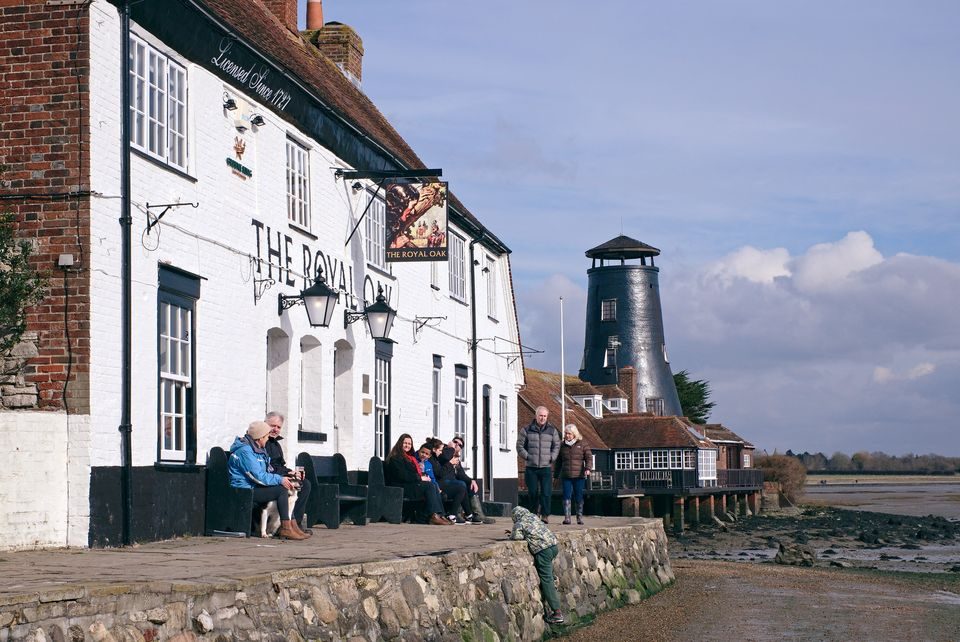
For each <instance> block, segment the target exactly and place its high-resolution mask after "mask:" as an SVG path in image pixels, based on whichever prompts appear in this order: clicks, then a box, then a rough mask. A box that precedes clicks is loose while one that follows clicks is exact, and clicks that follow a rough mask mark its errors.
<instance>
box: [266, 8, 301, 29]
mask: <svg viewBox="0 0 960 642" xmlns="http://www.w3.org/2000/svg"><path fill="white" fill-rule="evenodd" d="M263 4H265V5H267V8H268V9H270V11H272V12H273V15H275V16H277V17H278V18H280V22H282V23H283V24H284V26H286V28H287V29H289V30H290V31H292V32H294V33H297V0H263Z"/></svg>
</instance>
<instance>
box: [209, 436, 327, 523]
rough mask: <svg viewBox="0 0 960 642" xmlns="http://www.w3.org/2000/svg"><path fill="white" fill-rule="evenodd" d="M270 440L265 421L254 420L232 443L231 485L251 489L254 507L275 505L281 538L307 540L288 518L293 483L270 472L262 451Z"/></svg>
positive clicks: (265, 455)
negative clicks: (257, 505)
mask: <svg viewBox="0 0 960 642" xmlns="http://www.w3.org/2000/svg"><path fill="white" fill-rule="evenodd" d="M269 438H270V426H269V425H267V423H266V422H265V421H254V422H253V423H252V424H250V426H249V427H248V428H247V434H245V435H244V436H243V437H237V438H236V439H235V440H234V442H233V445H232V446H231V447H230V458H229V459H228V460H227V469H228V471H229V473H230V485H231V486H233V487H234V488H250V489H252V490H253V503H254V504H268V503H270V502H272V501H276V502H277V512H279V513H280V530H279V531H278V534H279V535H280V537H282V538H283V539H307V538H308V537H309V535H307V534H306V533H304V532H303V531H301V530H300V529H299V528H298V527H297V524H296V522H294V521H293V520H292V519H290V502H289V497H290V494H289V493H290V491H291V490H293V488H294V486H293V482H292V481H290V480H289V479H288V478H286V477H284V476H283V475H278V474H276V473H274V472H272V471H271V470H270V456H269V455H268V454H267V451H266V450H265V449H264V447H265V446H266V444H267V439H269Z"/></svg>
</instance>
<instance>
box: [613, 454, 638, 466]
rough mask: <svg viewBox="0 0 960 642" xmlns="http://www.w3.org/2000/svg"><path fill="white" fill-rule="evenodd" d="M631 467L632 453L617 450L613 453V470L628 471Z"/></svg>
mask: <svg viewBox="0 0 960 642" xmlns="http://www.w3.org/2000/svg"><path fill="white" fill-rule="evenodd" d="M631 466H633V453H632V452H630V451H629V450H618V451H617V452H615V453H613V468H614V470H630V467H631Z"/></svg>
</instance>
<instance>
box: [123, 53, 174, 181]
mask: <svg viewBox="0 0 960 642" xmlns="http://www.w3.org/2000/svg"><path fill="white" fill-rule="evenodd" d="M129 79H130V112H129V116H130V144H131V145H132V146H133V147H134V148H135V149H138V150H140V151H142V152H144V153H145V154H147V155H148V156H152V157H153V158H156V159H157V160H159V161H161V162H163V163H166V164H168V165H172V166H173V167H176V168H178V169H181V170H186V169H187V71H186V69H185V68H184V67H183V66H182V65H180V64H179V63H178V62H177V61H175V60H174V59H173V58H170V57H169V56H167V55H166V54H163V53H161V52H160V51H158V50H157V49H155V48H154V47H152V46H151V45H149V44H147V43H146V42H145V41H143V40H141V39H140V38H138V37H137V36H134V35H132V34H131V36H130V60H129Z"/></svg>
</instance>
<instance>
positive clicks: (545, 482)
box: [523, 466, 553, 515]
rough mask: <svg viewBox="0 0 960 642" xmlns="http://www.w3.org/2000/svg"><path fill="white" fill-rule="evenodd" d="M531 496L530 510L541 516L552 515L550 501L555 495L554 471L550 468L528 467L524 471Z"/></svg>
mask: <svg viewBox="0 0 960 642" xmlns="http://www.w3.org/2000/svg"><path fill="white" fill-rule="evenodd" d="M523 479H524V481H525V482H526V483H527V492H528V493H529V494H530V510H531V512H534V513H539V514H541V515H549V514H550V499H551V495H552V494H553V469H552V468H551V467H550V466H544V467H542V468H534V467H532V466H527V468H526V470H524V471H523Z"/></svg>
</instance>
